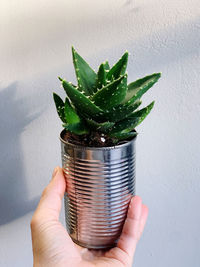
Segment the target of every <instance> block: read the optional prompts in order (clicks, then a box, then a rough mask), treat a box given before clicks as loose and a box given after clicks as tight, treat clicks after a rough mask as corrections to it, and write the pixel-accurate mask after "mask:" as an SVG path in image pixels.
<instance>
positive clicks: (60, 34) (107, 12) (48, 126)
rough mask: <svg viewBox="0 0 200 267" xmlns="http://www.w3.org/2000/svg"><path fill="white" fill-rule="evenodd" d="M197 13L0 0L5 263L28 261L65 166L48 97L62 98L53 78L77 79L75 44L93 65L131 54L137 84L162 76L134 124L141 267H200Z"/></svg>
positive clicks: (185, 4) (152, 4)
mask: <svg viewBox="0 0 200 267" xmlns="http://www.w3.org/2000/svg"><path fill="white" fill-rule="evenodd" d="M199 8H200V4H199V0H174V1H170V0H168V1H166V0H159V1H158V0H135V1H131V0H110V1H106V0H104V1H103V0H101V1H94V0H84V1H81V0H73V1H72V0H71V1H69V0H68V1H66V0H65V1H64V0H57V1H52V0H40V1H39V0H38V1H33V0H29V1H25V0H18V1H14V0H10V1H8V0H1V2H0V66H1V67H0V70H1V71H0V79H1V81H0V125H1V128H0V134H1V141H0V177H1V178H0V266H6V267H11V266H15V267H18V266H19V267H23V266H24V267H26V266H31V264H32V255H31V241H30V230H29V221H30V218H31V215H32V212H33V210H34V209H35V207H36V204H37V201H38V198H39V196H40V194H41V192H42V190H43V188H44V186H45V185H46V184H47V183H48V182H49V179H50V176H51V171H52V169H53V167H54V166H56V165H57V164H60V144H59V139H58V135H59V132H60V130H61V123H60V121H59V120H58V118H57V114H56V111H55V108H54V104H53V101H52V91H53V90H54V91H56V92H62V89H60V85H59V81H58V80H57V76H58V75H60V76H62V77H65V78H67V79H68V80H71V81H74V80H75V76H74V72H73V67H72V59H71V50H70V47H71V45H72V44H73V45H74V46H75V48H77V49H78V51H79V52H80V54H81V55H83V56H84V57H85V58H86V59H87V60H88V61H89V62H90V63H91V65H92V66H93V67H94V68H97V66H98V64H99V63H100V62H102V61H103V60H104V59H109V61H110V62H111V63H114V62H115V61H116V60H117V59H118V58H119V57H120V55H121V54H122V53H123V52H124V51H125V50H126V49H128V51H129V52H130V53H131V56H130V60H129V66H128V72H129V80H130V81H132V80H134V79H136V78H138V77H142V76H144V75H146V74H151V73H153V72H158V71H162V75H163V76H162V79H161V80H160V82H159V84H158V85H156V86H155V87H154V88H153V89H152V91H151V92H149V93H148V94H147V95H146V96H145V97H144V104H147V103H149V102H150V101H151V100H155V101H156V105H155V109H154V111H153V112H152V114H151V115H150V116H149V118H148V119H146V121H145V122H144V123H143V124H142V125H141V126H140V127H139V128H138V131H139V133H140V134H139V137H138V140H137V194H139V195H141V196H142V198H143V199H144V201H145V203H146V204H147V205H148V206H149V210H150V216H149V220H148V223H147V227H146V229H145V233H144V236H143V237H142V240H141V242H140V244H139V246H138V249H137V253H136V257H135V265H134V266H138V267H146V266H153V267H160V266H162V267H169V266H174V267H179V266H180V267H188V266H192V267H199V266H200V254H199V253H198V252H199V246H200V236H199V225H200V213H199V207H198V204H199V201H200V180H199V175H200V167H199V166H200V165H199V163H200V153H199V151H200V142H199V132H200V116H199V114H200V102H199V100H200V91H199V81H200V79H199V72H198V67H199V44H200V41H199V40H200V39H199V21H200V20H199V15H200V14H199ZM61 94H62V93H61ZM63 95H64V94H63ZM61 217H62V221H63V214H62V216H61Z"/></svg>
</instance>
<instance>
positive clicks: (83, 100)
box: [62, 80, 103, 117]
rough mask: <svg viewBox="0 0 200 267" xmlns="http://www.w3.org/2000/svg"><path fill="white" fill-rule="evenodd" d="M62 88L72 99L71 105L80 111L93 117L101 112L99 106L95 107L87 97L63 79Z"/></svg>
mask: <svg viewBox="0 0 200 267" xmlns="http://www.w3.org/2000/svg"><path fill="white" fill-rule="evenodd" d="M62 85H63V88H64V89H65V92H66V93H67V95H68V97H69V98H70V100H71V101H72V103H73V105H74V106H75V107H76V108H77V110H79V111H80V112H83V113H86V114H89V115H90V116H91V117H95V115H97V114H99V113H101V112H103V110H101V109H100V108H99V107H97V106H96V105H95V104H94V103H93V102H92V101H91V100H90V99H89V98H88V97H86V96H85V95H84V94H82V93H81V92H80V91H78V90H77V89H76V88H74V87H73V86H72V85H71V84H70V83H68V82H67V81H65V80H63V81H62Z"/></svg>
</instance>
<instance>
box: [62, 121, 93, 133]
mask: <svg viewBox="0 0 200 267" xmlns="http://www.w3.org/2000/svg"><path fill="white" fill-rule="evenodd" d="M63 127H64V128H65V129H66V130H68V131H70V132H71V133H74V134H77V135H82V134H87V133H89V129H88V128H87V127H86V125H85V124H84V123H83V122H82V121H81V122H78V123H73V124H63Z"/></svg>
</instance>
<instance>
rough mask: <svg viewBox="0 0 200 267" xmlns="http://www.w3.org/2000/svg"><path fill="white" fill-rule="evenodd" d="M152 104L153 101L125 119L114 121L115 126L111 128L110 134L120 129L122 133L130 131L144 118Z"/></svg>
mask: <svg viewBox="0 0 200 267" xmlns="http://www.w3.org/2000/svg"><path fill="white" fill-rule="evenodd" d="M153 106H154V101H153V102H152V103H151V104H149V105H148V106H147V107H145V108H143V109H141V110H138V111H136V112H134V113H132V114H131V115H130V116H129V117H128V118H126V119H125V120H122V121H119V122H118V123H116V124H115V126H114V127H113V128H112V131H111V134H114V133H117V132H120V131H122V132H123V133H126V132H130V131H131V130H133V129H134V128H135V127H136V126H138V125H139V124H140V123H141V122H142V121H143V120H144V119H145V118H146V116H147V115H148V114H149V113H150V111H151V110H152V108H153Z"/></svg>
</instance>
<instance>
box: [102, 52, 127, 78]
mask: <svg viewBox="0 0 200 267" xmlns="http://www.w3.org/2000/svg"><path fill="white" fill-rule="evenodd" d="M127 63H128V52H127V51H126V52H125V53H124V55H123V56H122V57H121V58H120V59H119V61H118V62H117V63H116V64H115V65H113V67H112V68H111V69H110V70H109V72H108V73H107V76H106V79H107V81H111V80H116V79H118V78H119V77H120V75H124V74H125V72H126V67H127Z"/></svg>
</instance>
